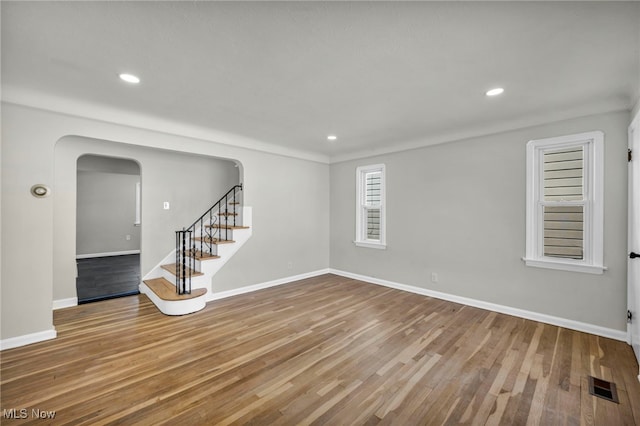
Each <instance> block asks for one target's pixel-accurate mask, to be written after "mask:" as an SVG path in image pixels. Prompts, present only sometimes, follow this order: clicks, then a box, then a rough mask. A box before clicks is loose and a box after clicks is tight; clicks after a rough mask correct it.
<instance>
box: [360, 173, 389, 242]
mask: <svg viewBox="0 0 640 426" xmlns="http://www.w3.org/2000/svg"><path fill="white" fill-rule="evenodd" d="M384 173H385V167H384V164H376V165H371V166H362V167H358V168H357V169H356V188H357V201H356V239H355V244H356V245H359V246H363V247H370V248H385V220H384V219H385V176H384Z"/></svg>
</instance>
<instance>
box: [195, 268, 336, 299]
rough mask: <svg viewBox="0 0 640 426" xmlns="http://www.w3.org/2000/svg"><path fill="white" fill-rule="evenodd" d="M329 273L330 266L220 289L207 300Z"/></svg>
mask: <svg viewBox="0 0 640 426" xmlns="http://www.w3.org/2000/svg"><path fill="white" fill-rule="evenodd" d="M328 273H329V268H327V269H319V270H317V271H313V272H307V273H304V274H299V275H292V276H290V277H285V278H279V279H277V280H273V281H267V282H264V283H259V284H253V285H248V286H246V287H240V288H235V289H233V290H227V291H220V292H217V293H210V294H209V295H208V297H207V301H208V302H209V301H212V300H219V299H225V298H227V297H231V296H237V295H239V294H245V293H251V292H252V291H257V290H262V289H265V288H269V287H275V286H278V285H282V284H287V283H290V282H293V281H299V280H304V279H306V278H312V277H317V276H318V275H324V274H328Z"/></svg>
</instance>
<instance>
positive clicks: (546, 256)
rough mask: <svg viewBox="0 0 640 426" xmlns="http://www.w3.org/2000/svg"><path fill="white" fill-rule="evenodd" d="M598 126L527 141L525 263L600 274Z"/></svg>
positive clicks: (600, 153)
mask: <svg viewBox="0 0 640 426" xmlns="http://www.w3.org/2000/svg"><path fill="white" fill-rule="evenodd" d="M603 145H604V135H603V133H602V132H589V133H581V134H577V135H569V136H562V137H557V138H549V139H540V140H533V141H529V142H528V143H527V253H526V257H525V259H524V260H525V262H526V264H527V265H528V266H536V267H541V268H551V269H561V270H567V271H576V272H588V273H592V274H602V272H603V271H604V269H606V268H605V267H604V266H603V208H604V203H603V151H604V147H603Z"/></svg>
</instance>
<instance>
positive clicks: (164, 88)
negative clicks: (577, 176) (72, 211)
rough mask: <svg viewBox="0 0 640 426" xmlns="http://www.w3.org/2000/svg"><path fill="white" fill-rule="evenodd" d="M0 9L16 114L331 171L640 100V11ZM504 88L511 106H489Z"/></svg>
mask: <svg viewBox="0 0 640 426" xmlns="http://www.w3.org/2000/svg"><path fill="white" fill-rule="evenodd" d="M1 8H2V9H1V13H2V89H3V98H4V99H5V100H7V101H10V102H18V103H31V104H37V103H38V102H39V100H42V103H43V105H40V106H43V107H45V106H47V105H44V103H45V101H44V100H45V99H49V101H50V103H49V105H48V106H49V107H51V106H52V105H53V106H54V107H55V105H58V108H59V109H64V108H65V105H66V106H68V105H73V104H76V105H85V107H83V108H85V109H84V111H86V112H87V114H88V115H90V112H88V109H86V105H92V106H93V107H95V111H99V108H105V110H106V109H110V110H112V111H113V110H118V111H123V112H126V113H127V116H129V117H132V116H135V115H136V114H141V116H142V115H144V116H145V117H155V118H157V119H162V120H164V121H166V122H170V123H181V125H185V126H193V127H194V128H205V129H215V130H217V131H221V132H226V133H231V134H237V135H241V136H243V137H245V138H247V140H248V139H253V140H257V141H261V142H262V143H263V147H264V146H267V147H268V146H272V147H274V150H275V151H278V150H283V149H284V150H291V152H299V153H307V154H309V155H313V156H316V157H317V158H325V159H330V160H331V161H337V160H341V159H345V158H351V157H354V156H360V155H367V154H371V153H377V152H390V151H393V150H398V149H402V148H408V147H413V146H419V145H424V144H430V143H437V142H442V141H447V140H452V139H457V138H462V137H467V136H474V135H478V134H486V133H490V132H495V131H502V130H507V129H510V128H515V127H522V126H526V125H531V124H536V123H540V122H545V121H554V120H559V119H564V118H570V117H575V116H581V115H586V114H590V113H598V112H603V111H612V110H620V109H630V108H632V107H633V105H634V104H635V103H636V102H637V101H638V97H639V94H640V87H639V86H640V3H638V2H622V3H616V2H585V3H583V2H561V3H560V2H558V3H556V2H532V3H530V2H490V3H485V2H477V1H474V2H407V3H404V2H402V3H399V2H256V3H249V2H7V1H3V2H2V4H1ZM124 71H128V72H132V73H135V74H137V75H139V76H140V77H141V79H142V83H141V84H139V85H137V86H130V85H127V84H126V83H123V82H121V81H120V80H118V78H117V75H118V73H120V72H124ZM495 86H502V87H504V88H505V94H504V95H502V96H500V97H497V98H487V97H486V96H484V92H485V91H486V90H487V89H489V88H492V87H495ZM51 99H55V100H56V101H55V102H51ZM34 106H38V105H34ZM68 108H71V107H68ZM65 112H69V111H65ZM94 115H95V114H94ZM328 134H336V135H338V140H337V141H335V142H328V141H327V140H326V136H327V135H328Z"/></svg>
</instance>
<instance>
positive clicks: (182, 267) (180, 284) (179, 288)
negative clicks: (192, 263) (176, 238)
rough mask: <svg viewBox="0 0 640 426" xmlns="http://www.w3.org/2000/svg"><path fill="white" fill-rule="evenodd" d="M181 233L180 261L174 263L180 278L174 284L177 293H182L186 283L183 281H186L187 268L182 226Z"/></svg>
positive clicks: (184, 237)
mask: <svg viewBox="0 0 640 426" xmlns="http://www.w3.org/2000/svg"><path fill="white" fill-rule="evenodd" d="M181 234H182V241H181V246H180V253H181V258H180V260H181V262H180V263H179V264H178V265H176V266H177V268H179V269H180V273H179V274H178V276H179V277H180V278H181V279H179V280H178V282H177V283H176V284H177V285H176V289H177V291H178V294H184V287H185V284H186V282H185V281H186V277H187V270H186V269H187V265H186V264H185V261H186V259H185V255H186V247H185V245H186V238H187V233H186V231H185V229H184V228H182V232H181Z"/></svg>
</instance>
